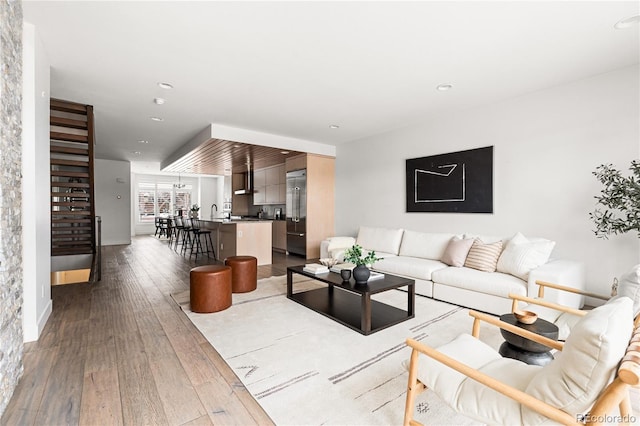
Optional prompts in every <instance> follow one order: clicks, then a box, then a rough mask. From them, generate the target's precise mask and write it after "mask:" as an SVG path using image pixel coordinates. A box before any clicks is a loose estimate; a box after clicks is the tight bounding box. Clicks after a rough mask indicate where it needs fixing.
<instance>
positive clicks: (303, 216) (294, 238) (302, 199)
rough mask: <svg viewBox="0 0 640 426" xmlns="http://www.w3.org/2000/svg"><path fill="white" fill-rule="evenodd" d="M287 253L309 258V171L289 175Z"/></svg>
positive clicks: (298, 171)
mask: <svg viewBox="0 0 640 426" xmlns="http://www.w3.org/2000/svg"><path fill="white" fill-rule="evenodd" d="M287 252H289V253H290V254H297V255H300V256H304V257H307V171H306V170H296V171H293V172H288V173H287Z"/></svg>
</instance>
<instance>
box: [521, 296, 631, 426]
mask: <svg viewBox="0 0 640 426" xmlns="http://www.w3.org/2000/svg"><path fill="white" fill-rule="evenodd" d="M632 306H633V303H632V302H631V300H630V299H629V298H627V297H621V298H619V299H617V300H614V301H611V302H610V303H606V304H604V305H602V306H599V307H597V308H595V309H593V310H592V311H589V313H588V314H587V315H586V316H584V317H582V319H581V320H580V321H578V323H577V324H576V325H575V326H574V327H573V330H571V334H570V335H569V337H567V341H566V343H565V344H564V348H563V350H562V353H561V355H560V356H559V357H557V358H556V360H555V361H553V362H551V363H550V364H549V365H547V366H545V367H544V368H543V369H542V371H541V372H540V373H539V374H537V375H536V376H535V377H534V378H533V379H532V380H531V382H530V383H529V385H528V386H527V389H526V393H528V394H529V395H531V396H533V397H535V398H538V399H541V400H542V401H544V402H546V403H548V404H549V405H552V406H554V407H558V408H561V409H562V410H563V411H565V412H567V413H569V414H572V415H574V414H577V413H586V412H587V411H588V410H589V408H591V406H592V405H593V403H594V401H595V400H596V398H597V397H598V395H599V394H600V392H602V390H603V389H604V388H605V386H607V384H608V383H610V382H611V380H612V379H613V377H614V375H615V372H616V369H617V367H618V363H619V362H620V359H621V358H622V357H623V356H624V353H625V351H626V349H627V346H628V344H629V339H630V338H631V333H632V330H633V316H632ZM522 415H523V420H524V424H530V425H535V424H541V423H544V422H545V420H546V419H545V418H544V417H543V416H541V415H540V414H538V413H536V412H533V411H531V410H530V409H528V408H526V407H523V408H522Z"/></svg>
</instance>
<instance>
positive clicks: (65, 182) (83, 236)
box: [49, 99, 95, 256]
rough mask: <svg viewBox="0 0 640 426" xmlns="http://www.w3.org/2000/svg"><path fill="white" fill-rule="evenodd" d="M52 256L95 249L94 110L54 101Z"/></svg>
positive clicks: (81, 105) (51, 135) (85, 252)
mask: <svg viewBox="0 0 640 426" xmlns="http://www.w3.org/2000/svg"><path fill="white" fill-rule="evenodd" d="M50 109H51V113H50V125H51V130H50V149H49V152H50V154H51V254H52V255H53V256H59V255H70V254H91V253H93V252H94V250H95V206H94V201H93V200H94V192H93V145H94V129H93V107H92V106H90V105H83V104H79V103H75V102H68V101H63V100H60V99H51V102H50Z"/></svg>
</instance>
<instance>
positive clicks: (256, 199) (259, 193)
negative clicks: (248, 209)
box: [253, 186, 269, 205]
mask: <svg viewBox="0 0 640 426" xmlns="http://www.w3.org/2000/svg"><path fill="white" fill-rule="evenodd" d="M266 189H267V187H266V186H254V187H253V204H254V205H261V204H269V203H268V202H267V191H266Z"/></svg>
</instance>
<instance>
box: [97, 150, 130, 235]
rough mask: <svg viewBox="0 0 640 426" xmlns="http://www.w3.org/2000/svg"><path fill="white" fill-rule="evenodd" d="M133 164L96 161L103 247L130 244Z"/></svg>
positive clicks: (98, 210)
mask: <svg viewBox="0 0 640 426" xmlns="http://www.w3.org/2000/svg"><path fill="white" fill-rule="evenodd" d="M130 179H131V164H130V163H129V162H128V161H114V160H100V159H96V160H95V161H94V192H95V196H96V216H100V217H102V245H103V246H110V245H117V244H131V182H130Z"/></svg>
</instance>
